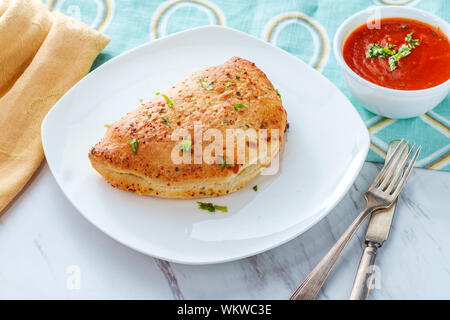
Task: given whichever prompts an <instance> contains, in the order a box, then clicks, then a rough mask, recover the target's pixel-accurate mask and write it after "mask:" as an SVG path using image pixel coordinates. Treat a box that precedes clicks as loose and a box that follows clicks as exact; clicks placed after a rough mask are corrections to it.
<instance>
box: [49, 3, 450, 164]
mask: <svg viewBox="0 0 450 320" xmlns="http://www.w3.org/2000/svg"><path fill="white" fill-rule="evenodd" d="M45 2H46V4H47V5H48V6H49V8H50V9H51V10H59V11H62V12H63V13H65V14H67V15H70V16H72V17H74V18H76V19H79V20H82V21H83V22H85V23H86V24H88V25H90V26H91V27H93V28H96V29H98V30H101V31H102V32H104V33H106V34H107V35H108V36H110V37H111V39H112V40H111V43H110V44H109V45H108V47H107V48H106V49H105V50H104V51H103V53H102V54H101V55H100V56H99V57H98V58H97V60H96V61H95V63H94V67H93V68H95V67H98V66H99V65H101V64H102V63H104V62H105V61H107V60H108V59H110V58H112V57H114V56H116V55H118V54H120V53H122V52H124V51H126V50H128V49H132V48H134V47H136V46H138V45H141V44H143V43H145V42H148V41H151V40H153V39H157V38H160V37H163V36H165V35H168V34H172V33H175V32H178V31H182V30H186V29H189V28H193V27H197V26H202V25H208V24H220V25H226V26H228V27H231V28H234V29H237V30H240V31H244V32H247V33H249V34H251V35H253V36H256V37H258V38H260V39H263V40H265V41H269V42H271V43H273V44H275V45H277V46H279V47H280V48H282V49H284V50H286V51H288V52H289V53H291V54H293V55H295V56H297V57H298V58H300V59H302V60H304V61H305V62H307V63H309V64H311V65H312V66H313V67H315V68H316V69H317V70H319V71H320V72H322V73H323V74H324V75H325V77H327V78H328V79H330V80H331V81H332V82H333V83H335V84H336V85H337V86H338V87H339V88H340V89H341V90H342V91H343V92H344V94H345V95H346V96H347V97H348V98H349V99H350V100H351V102H352V103H353V105H354V106H355V107H356V109H357V110H358V112H359V113H360V115H361V117H362V119H363V120H364V121H365V122H366V124H367V127H368V128H369V132H370V133H371V140H372V144H371V148H370V151H369V154H368V157H367V160H368V161H376V162H381V161H384V155H385V153H386V150H387V148H388V144H389V142H390V141H391V140H394V139H400V138H402V137H405V138H406V139H408V140H410V141H415V142H416V143H419V144H421V145H422V147H423V149H422V153H421V156H420V158H419V161H418V166H420V167H425V168H429V169H439V170H446V171H450V128H449V127H450V98H449V97H447V98H446V99H445V100H444V101H443V102H442V103H441V104H440V105H439V106H438V107H436V108H435V109H433V110H432V111H431V112H429V113H427V114H426V115H424V116H422V117H417V118H414V119H409V120H392V119H385V118H382V117H380V116H376V115H374V114H373V113H371V112H369V111H367V110H366V109H364V108H363V107H362V105H361V104H360V103H359V102H358V101H357V100H356V99H355V98H353V97H352V96H351V95H350V93H349V91H348V89H347V88H346V85H345V83H344V79H343V77H342V74H341V71H340V70H339V67H338V65H337V63H336V60H335V58H334V56H333V53H332V50H331V49H332V48H331V41H332V39H333V37H334V34H335V32H336V30H337V28H338V27H339V25H340V24H341V23H342V22H343V21H344V20H345V19H346V18H347V17H349V16H350V15H352V14H354V13H355V12H357V11H360V10H363V9H365V8H368V7H370V6H374V5H386V4H395V5H408V6H414V7H417V8H420V9H423V10H426V11H429V12H432V13H434V14H436V15H438V16H440V17H442V18H443V19H445V20H446V21H449V20H450V1H449V0H352V1H348V0H286V1H283V0H264V1H256V0H169V1H159V0H146V1H143V0H142V1H137V0H134V1H133V0H46V1H45Z"/></svg>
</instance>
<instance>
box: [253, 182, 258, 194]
mask: <svg viewBox="0 0 450 320" xmlns="http://www.w3.org/2000/svg"><path fill="white" fill-rule="evenodd" d="M253 191H255V192H256V191H258V185H257V184H255V185H254V186H253Z"/></svg>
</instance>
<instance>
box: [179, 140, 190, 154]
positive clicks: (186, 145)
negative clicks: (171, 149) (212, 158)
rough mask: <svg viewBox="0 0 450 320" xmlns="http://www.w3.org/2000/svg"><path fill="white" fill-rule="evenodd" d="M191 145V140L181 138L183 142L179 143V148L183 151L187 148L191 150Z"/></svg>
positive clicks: (186, 150)
mask: <svg viewBox="0 0 450 320" xmlns="http://www.w3.org/2000/svg"><path fill="white" fill-rule="evenodd" d="M191 146H192V142H191V140H183V142H182V143H181V146H180V149H181V151H183V152H188V151H189V150H191Z"/></svg>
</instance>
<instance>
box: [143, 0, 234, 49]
mask: <svg viewBox="0 0 450 320" xmlns="http://www.w3.org/2000/svg"><path fill="white" fill-rule="evenodd" d="M176 22H179V23H176ZM202 25H226V19H225V15H224V14H223V12H222V10H221V9H220V8H219V7H218V6H216V5H215V4H213V3H212V2H210V1H208V0H173V1H167V2H163V3H162V4H161V5H160V6H159V7H158V8H157V9H156V11H155V13H154V14H153V16H152V19H151V21H150V39H152V40H155V39H158V38H161V37H163V36H165V35H167V34H171V33H175V32H178V31H182V30H186V29H190V28H193V27H198V26H202Z"/></svg>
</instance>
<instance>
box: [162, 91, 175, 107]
mask: <svg viewBox="0 0 450 320" xmlns="http://www.w3.org/2000/svg"><path fill="white" fill-rule="evenodd" d="M162 96H163V98H164V99H165V100H166V102H167V104H168V105H169V107H171V108H173V101H172V100H170V98H169V97H168V96H166V95H165V94H162Z"/></svg>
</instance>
